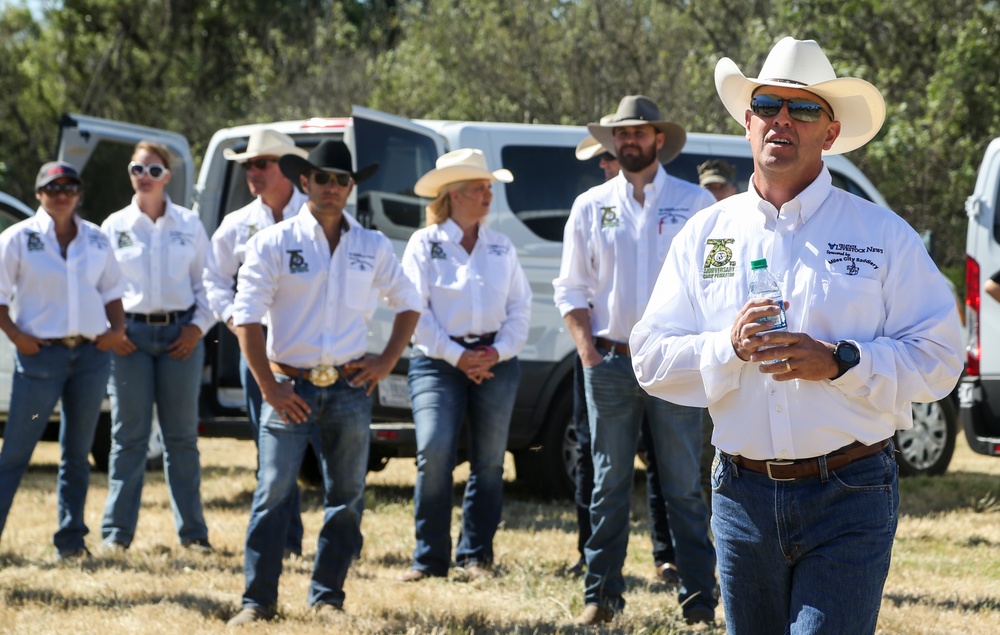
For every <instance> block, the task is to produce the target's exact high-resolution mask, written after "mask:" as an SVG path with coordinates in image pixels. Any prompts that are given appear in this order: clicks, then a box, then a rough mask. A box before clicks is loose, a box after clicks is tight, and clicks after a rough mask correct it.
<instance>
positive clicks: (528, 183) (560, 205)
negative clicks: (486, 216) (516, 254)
mask: <svg viewBox="0 0 1000 635" xmlns="http://www.w3.org/2000/svg"><path fill="white" fill-rule="evenodd" d="M500 158H501V164H502V165H503V167H505V168H507V169H508V170H510V171H511V173H513V175H514V182H513V183H507V184H505V185H503V186H502V187H503V188H504V191H505V192H506V194H507V203H508V204H509V205H510V209H511V211H513V212H514V214H515V215H516V216H517V217H518V218H519V219H521V222H522V223H524V224H525V226H526V227H527V228H528V229H530V230H531V231H532V232H534V233H535V234H536V235H537V236H538V237H539V238H544V239H545V240H553V241H557V242H562V239H563V227H564V226H565V225H566V219H567V218H569V211H570V209H571V208H572V207H573V201H574V200H576V197H577V196H579V195H580V194H581V193H583V192H586V191H587V190H589V189H590V188H592V187H594V186H595V185H599V184H600V183H602V182H603V181H604V172H603V171H602V170H601V167H600V165H599V164H598V163H599V160H598V159H597V158H594V159H591V160H589V161H580V160H578V159H577V158H576V155H575V153H574V148H572V147H566V146H513V145H511V146H505V147H504V148H503V149H502V150H501V152H500ZM494 187H496V186H494Z"/></svg>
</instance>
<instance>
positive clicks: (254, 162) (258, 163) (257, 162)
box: [240, 159, 278, 170]
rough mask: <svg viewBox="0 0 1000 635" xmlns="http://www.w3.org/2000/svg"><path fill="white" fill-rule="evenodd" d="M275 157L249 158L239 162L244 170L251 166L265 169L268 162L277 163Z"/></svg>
mask: <svg viewBox="0 0 1000 635" xmlns="http://www.w3.org/2000/svg"><path fill="white" fill-rule="evenodd" d="M277 162H278V160H277V159H250V160H249V161H244V162H243V163H240V165H242V166H243V169H244V170H249V169H250V168H251V167H254V168H257V169H258V170H266V169H267V164H268V163H277Z"/></svg>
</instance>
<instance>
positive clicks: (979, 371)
mask: <svg viewBox="0 0 1000 635" xmlns="http://www.w3.org/2000/svg"><path fill="white" fill-rule="evenodd" d="M998 209H1000V138H997V139H994V140H993V141H992V142H991V143H990V145H989V146H988V147H987V149H986V155H985V156H984V157H983V163H982V165H981V166H980V167H979V176H978V178H977V179H976V189H975V191H974V192H973V194H972V196H970V197H969V198H968V200H967V201H966V202H965V211H966V213H967V214H968V216H969V229H968V234H967V236H966V242H965V251H966V260H965V263H966V266H965V288H966V291H965V316H966V327H967V328H968V332H969V343H968V347H967V356H966V362H965V375H964V376H963V377H962V381H961V383H960V384H959V405H960V411H961V415H962V427H963V428H964V429H965V438H966V440H967V441H968V442H969V446H970V447H972V449H973V450H975V451H976V452H978V453H980V454H986V455H990V456H1000V303H998V302H997V301H996V300H994V299H993V298H991V297H990V296H988V295H986V294H985V293H983V288H984V287H985V285H986V281H987V280H989V279H990V278H991V277H992V276H993V275H994V274H995V273H997V272H998V271H1000V214H998V211H997V210H998Z"/></svg>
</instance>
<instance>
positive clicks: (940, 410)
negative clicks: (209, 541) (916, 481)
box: [895, 395, 958, 476]
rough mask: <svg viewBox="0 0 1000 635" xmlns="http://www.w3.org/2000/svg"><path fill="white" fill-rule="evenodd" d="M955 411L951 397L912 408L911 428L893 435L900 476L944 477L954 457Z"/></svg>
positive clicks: (956, 425)
mask: <svg viewBox="0 0 1000 635" xmlns="http://www.w3.org/2000/svg"><path fill="white" fill-rule="evenodd" d="M957 434H958V410H957V409H956V408H955V402H954V401H953V400H952V398H951V396H950V395H949V396H948V397H945V398H944V399H942V400H940V401H935V402H934V403H915V404H913V428H912V429H910V430H899V431H897V432H896V438H895V443H896V463H897V464H898V465H899V473H900V475H902V476H937V475H940V474H944V472H945V470H947V469H948V464H949V463H951V457H952V455H953V454H954V453H955V436H956V435H957Z"/></svg>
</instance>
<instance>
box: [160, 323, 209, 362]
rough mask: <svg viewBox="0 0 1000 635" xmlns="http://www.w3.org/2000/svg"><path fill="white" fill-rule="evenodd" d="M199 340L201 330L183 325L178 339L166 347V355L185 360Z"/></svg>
mask: <svg viewBox="0 0 1000 635" xmlns="http://www.w3.org/2000/svg"><path fill="white" fill-rule="evenodd" d="M200 339H201V329H200V328H198V327H197V326H195V325H194V324H185V325H184V326H182V327H181V334H180V337H178V338H177V339H175V340H174V341H173V342H171V343H170V345H169V346H167V354H168V355H170V356H171V357H173V358H174V359H181V360H184V359H187V358H188V357H190V356H191V353H192V352H193V351H194V347H195V346H197V345H198V340H200Z"/></svg>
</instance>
